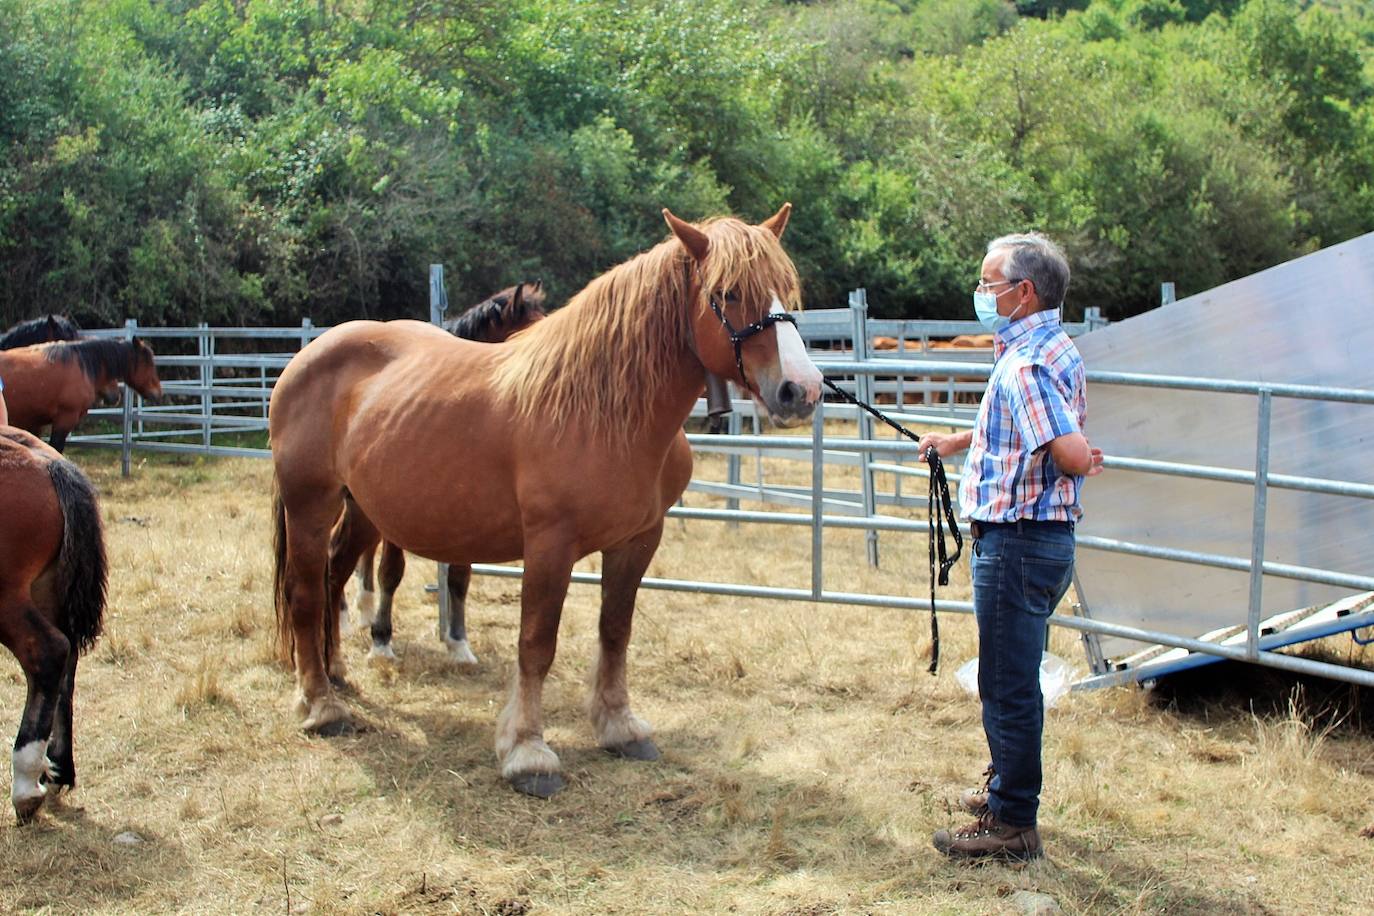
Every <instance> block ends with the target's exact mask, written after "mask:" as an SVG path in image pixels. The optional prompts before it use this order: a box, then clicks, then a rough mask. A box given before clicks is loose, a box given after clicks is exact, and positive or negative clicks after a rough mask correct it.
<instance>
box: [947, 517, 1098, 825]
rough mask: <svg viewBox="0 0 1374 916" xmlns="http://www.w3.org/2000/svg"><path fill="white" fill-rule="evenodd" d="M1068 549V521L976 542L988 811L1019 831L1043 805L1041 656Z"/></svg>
mask: <svg viewBox="0 0 1374 916" xmlns="http://www.w3.org/2000/svg"><path fill="white" fill-rule="evenodd" d="M1073 551H1074V539H1073V527H1072V526H1071V525H1070V524H1068V523H1067V522H1022V523H1021V524H1020V525H1019V526H1018V525H1017V524H1015V523H1013V524H1010V525H993V526H986V527H985V529H984V530H983V532H982V536H981V537H979V538H978V539H977V540H975V541H974V542H973V561H972V562H973V613H974V616H975V617H976V618H977V619H978V693H979V696H980V697H982V701H983V731H984V732H985V733H986V734H987V737H988V750H989V751H990V752H991V754H992V767H993V770H994V771H995V773H996V775H995V776H994V777H993V779H992V783H991V785H990V786H989V792H988V807H989V808H991V809H992V813H993V814H995V815H996V816H997V819H998V820H999V821H1001V822H1003V823H1004V824H1010V825H1013V826H1016V827H1028V826H1033V825H1034V824H1035V816H1036V812H1037V811H1038V809H1039V807H1040V785H1041V771H1040V737H1041V732H1042V731H1043V729H1044V724H1045V709H1044V702H1043V698H1042V697H1041V694H1040V654H1041V653H1042V652H1043V651H1044V650H1045V643H1046V638H1047V637H1048V635H1049V616H1050V613H1051V612H1052V611H1053V610H1054V608H1055V605H1057V604H1058V603H1059V599H1061V598H1063V597H1064V592H1065V591H1067V590H1068V587H1069V583H1070V581H1072V579H1073Z"/></svg>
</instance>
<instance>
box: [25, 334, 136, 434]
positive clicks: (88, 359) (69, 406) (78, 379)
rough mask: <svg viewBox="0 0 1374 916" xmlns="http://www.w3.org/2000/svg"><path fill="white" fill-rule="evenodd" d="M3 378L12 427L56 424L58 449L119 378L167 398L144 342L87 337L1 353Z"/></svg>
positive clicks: (31, 429) (32, 428)
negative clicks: (97, 399)
mask: <svg viewBox="0 0 1374 916" xmlns="http://www.w3.org/2000/svg"><path fill="white" fill-rule="evenodd" d="M0 379H4V383H5V404H6V406H7V407H8V408H9V422H10V425H11V426H17V427H19V428H20V429H26V430H28V431H29V432H31V433H35V434H36V433H38V432H40V431H41V430H42V429H43V427H45V426H47V425H49V424H51V425H52V436H51V442H52V447H53V448H55V449H57V450H58V451H59V452H60V451H62V450H63V448H64V447H65V446H66V444H67V435H68V434H69V433H71V431H72V429H73V427H75V426H76V424H77V423H80V422H81V419H82V418H83V417H85V416H86V412H87V411H88V410H90V409H91V406H92V405H93V404H94V403H95V401H96V398H97V397H98V396H99V395H100V393H101V392H102V391H105V390H107V389H109V388H112V387H113V386H114V385H116V384H117V383H119V382H124V383H125V384H126V385H128V386H130V387H131V388H133V389H134V390H135V391H137V392H138V393H139V394H141V395H143V396H144V397H145V398H152V399H156V398H159V397H161V396H162V382H161V381H160V380H159V379H158V377H157V367H156V366H155V365H154V364H153V351H152V349H151V348H150V347H149V346H148V344H146V343H145V342H144V341H142V340H139V339H138V338H134V339H133V340H131V341H130V340H114V339H105V338H85V339H83V340H75V341H59V342H55V343H46V344H35V345H34V346H31V347H20V348H19V349H17V350H4V351H0Z"/></svg>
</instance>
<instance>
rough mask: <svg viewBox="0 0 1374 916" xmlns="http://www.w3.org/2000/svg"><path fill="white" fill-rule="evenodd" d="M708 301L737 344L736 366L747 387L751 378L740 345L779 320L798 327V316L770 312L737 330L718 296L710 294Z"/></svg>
mask: <svg viewBox="0 0 1374 916" xmlns="http://www.w3.org/2000/svg"><path fill="white" fill-rule="evenodd" d="M707 301H709V302H710V303H711V310H712V311H714V312H715V313H716V317H717V318H719V319H720V323H721V324H722V325H724V326H725V331H726V333H728V334H729V335H730V343H732V344H734V345H735V366H736V367H737V368H738V369H739V381H740V384H741V385H743V386H744V387H745V388H746V389H747V388H748V387H749V380H748V379H747V378H745V376H744V356H743V355H742V354H741V352H740V345H741V344H743V343H744V342H745V341H746V340H748V339H749V338H751V337H753V336H754V335H755V334H757V333H759V332H760V331H763V330H767V329H768V328H770V327H772V326H773V325H775V324H777V323H778V322H779V321H786V322H789V323H791V325H792V326H793V327H796V326H797V318H796V316H795V315H793V314H792V313H791V312H769V313H768V314H767V315H764V316H763V317H762V318H760V319H759V320H758V321H755V322H754V323H753V324H751V325H746V326H745V327H742V328H740V329H739V330H738V331H736V330H735V329H734V328H733V327H731V325H730V321H729V319H727V318H726V317H725V312H724V310H722V309H721V307H720V303H718V302H716V297H715V296H708V297H707Z"/></svg>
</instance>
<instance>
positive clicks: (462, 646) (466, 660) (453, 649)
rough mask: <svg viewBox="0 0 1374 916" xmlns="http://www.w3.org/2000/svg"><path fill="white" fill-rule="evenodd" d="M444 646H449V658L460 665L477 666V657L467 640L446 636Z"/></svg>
mask: <svg viewBox="0 0 1374 916" xmlns="http://www.w3.org/2000/svg"><path fill="white" fill-rule="evenodd" d="M444 645H446V646H448V657H449V658H451V659H452V660H453V661H455V662H457V663H458V664H460V665H475V664H477V656H476V655H473V654H472V647H471V646H469V645H468V641H467V640H466V639H452V638H450V637H448V636H445V637H444Z"/></svg>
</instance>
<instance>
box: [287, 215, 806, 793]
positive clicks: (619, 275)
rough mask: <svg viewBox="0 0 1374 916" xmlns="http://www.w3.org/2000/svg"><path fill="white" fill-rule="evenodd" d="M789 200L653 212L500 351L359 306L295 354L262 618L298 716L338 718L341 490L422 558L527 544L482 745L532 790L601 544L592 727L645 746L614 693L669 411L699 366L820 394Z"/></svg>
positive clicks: (762, 384) (653, 524)
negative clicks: (510, 644)
mask: <svg viewBox="0 0 1374 916" xmlns="http://www.w3.org/2000/svg"><path fill="white" fill-rule="evenodd" d="M790 210H791V207H790V205H784V207H783V208H782V209H781V210H780V211H778V213H777V214H776V215H774V216H773V217H771V218H769V219H768V220H767V221H765V222H764V223H763V224H762V225H759V226H750V225H747V224H745V223H743V222H741V221H739V220H737V219H730V218H723V219H715V220H710V221H707V222H705V223H703V224H701V225H699V226H696V225H692V224H689V223H685V222H683V221H682V220H679V219H678V218H677V217H675V216H673V215H672V214H671V213H669V212H668V211H666V210H665V211H664V218H665V219H666V220H667V221H668V225H669V227H670V229H671V230H672V237H671V238H669V239H668V240H667V241H665V242H663V243H661V244H659V245H657V246H656V247H654V248H653V249H651V250H649V251H647V252H645V253H643V254H640V255H638V256H637V257H635V258H633V259H632V260H630V261H628V262H626V263H624V264H622V265H620V266H618V267H615V268H612V269H611V270H610V271H608V272H607V273H605V274H603V275H602V276H600V277H598V278H597V279H595V280H593V281H592V283H591V284H590V285H588V287H587V288H586V289H584V290H583V291H582V292H580V293H578V294H577V295H576V296H574V297H573V299H572V300H571V301H570V302H569V303H568V305H567V306H565V307H564V308H562V309H560V310H559V311H557V312H555V313H554V314H552V315H550V316H549V317H548V318H546V319H544V320H543V321H540V322H538V323H537V324H536V325H534V326H533V327H531V328H529V329H528V330H527V331H525V332H524V333H523V334H519V335H517V336H516V337H514V338H513V339H511V340H510V341H509V342H507V343H506V344H504V345H502V346H496V347H493V346H484V345H481V344H477V343H472V342H469V341H463V340H458V339H456V338H454V337H452V336H450V335H448V334H445V333H444V332H443V331H441V330H439V329H438V328H435V327H434V326H432V325H428V324H424V323H421V322H416V321H393V322H389V323H385V324H382V323H377V322H368V321H356V322H349V323H347V324H342V325H339V326H338V327H336V328H333V329H331V330H329V331H327V332H325V333H324V334H323V335H321V336H320V337H319V338H317V339H316V340H315V341H313V342H311V343H310V344H309V345H308V346H306V347H305V348H304V349H303V350H301V352H300V353H298V354H297V355H296V357H295V358H294V359H293V360H292V361H291V362H290V364H288V365H287V367H286V369H285V370H284V371H283V372H282V375H281V378H280V379H279V380H278V382H277V385H276V388H275V390H274V391H273V393H272V404H271V411H270V420H269V424H270V431H271V440H272V459H273V464H274V467H275V476H276V489H277V494H276V499H275V512H274V515H275V527H276V536H277V537H276V569H275V574H274V583H275V589H274V591H275V597H276V610H277V622H278V634H279V638H280V641H281V647H282V649H283V650H284V651H285V652H286V653H287V654H288V655H289V657H291V658H292V659H293V661H294V667H295V671H296V678H297V684H298V686H299V694H298V699H297V711H298V713H299V714H300V715H301V717H302V720H303V721H302V727H303V728H304V729H305V730H307V731H313V732H320V733H324V734H336V733H339V732H341V731H346V730H347V729H348V728H349V727H350V718H351V716H350V712H349V710H348V709H347V708H346V707H345V706H344V704H343V702H342V701H341V700H340V699H339V698H338V696H337V695H336V693H335V690H334V687H333V685H332V683H331V682H330V679H329V676H328V674H327V672H328V670H329V667H330V664H331V663H332V661H333V655H334V653H335V650H336V646H335V645H334V641H333V639H332V627H330V626H327V625H326V621H325V616H326V615H325V608H326V607H332V606H333V605H334V603H335V602H336V601H337V593H338V591H340V590H341V589H342V587H343V580H344V578H345V577H346V576H347V574H348V572H349V571H350V570H351V569H352V567H353V564H354V562H355V560H356V557H357V554H358V551H359V550H360V549H361V548H360V547H359V546H358V545H357V544H355V543H353V542H352V539H350V542H349V543H346V544H344V545H343V547H342V549H341V550H340V552H339V553H338V554H337V555H336V556H335V557H334V560H333V562H331V561H330V557H329V547H330V531H331V529H332V528H333V527H334V524H335V522H336V521H337V520H338V518H339V515H340V513H341V512H342V511H343V508H344V505H345V503H346V502H351V503H353V504H354V505H353V506H352V507H351V509H352V510H353V511H355V512H356V513H358V515H357V516H356V517H358V518H365V519H367V521H368V522H369V523H370V524H371V525H372V526H373V527H375V528H376V529H377V530H378V531H380V532H381V534H382V536H383V537H385V538H386V539H387V540H389V541H391V542H392V543H394V544H396V545H398V546H400V547H403V548H405V549H406V550H409V551H411V552H413V553H417V554H420V555H421V556H424V557H428V558H430V559H434V560H438V561H440V562H447V563H450V564H468V563H477V562H507V561H510V560H513V559H517V558H521V557H523V558H524V561H525V563H524V579H523V582H522V585H521V597H520V601H521V607H520V636H519V641H518V662H517V665H516V671H515V674H514V677H513V678H512V686H511V691H510V696H509V699H508V700H507V702H506V705H505V708H504V710H503V711H502V712H501V714H500V716H499V718H498V720H497V725H496V753H497V757H498V759H499V760H500V764H501V772H502V775H503V776H504V777H505V778H506V779H508V780H509V781H510V782H511V784H512V785H513V786H514V787H515V788H516V789H517V790H519V791H522V792H526V793H528V794H532V795H537V796H541V797H548V796H550V795H552V794H553V793H554V792H557V791H558V790H559V789H560V788H562V786H563V779H562V777H561V776H560V775H559V769H560V765H559V760H558V757H557V755H556V754H554V752H553V751H552V750H551V749H550V748H549V746H548V745H547V744H546V743H545V742H544V725H543V708H542V707H543V703H542V694H543V685H544V678H545V676H546V675H547V674H548V671H549V668H550V666H551V665H552V664H553V659H554V653H555V650H556V647H557V641H558V623H559V618H560V615H561V613H562V609H563V600H564V597H565V595H566V593H567V589H568V583H569V582H570V581H571V577H572V568H573V564H574V563H576V562H577V560H578V559H580V558H581V557H583V556H586V555H587V554H589V553H592V552H593V551H601V554H602V582H601V622H600V628H599V632H600V651H599V654H598V658H597V661H596V664H595V668H594V674H593V676H592V682H591V684H592V686H591V698H590V702H589V711H590V714H591V720H592V724H593V728H594V729H595V732H596V740H597V743H598V744H599V745H600V746H601V747H603V748H605V749H607V750H609V751H611V752H612V753H615V754H618V755H621V756H624V757H628V758H633V759H650V760H652V759H656V758H657V757H658V749H657V747H656V746H655V745H654V742H653V740H652V738H651V737H650V736H651V734H652V731H653V730H652V728H651V727H650V725H649V724H648V723H647V722H645V721H644V720H643V719H641V718H639V717H638V716H636V715H635V714H634V713H633V712H632V711H631V709H630V702H629V690H628V687H627V685H626V675H625V656H626V650H627V648H628V645H629V640H630V627H631V620H632V618H633V615H634V605H635V596H636V593H637V591H638V589H639V584H640V580H641V579H642V578H643V575H644V572H645V570H646V569H647V568H648V565H649V561H650V560H651V559H652V557H653V555H654V551H655V550H656V549H657V548H658V543H659V539H660V537H661V535H662V532H663V519H664V515H665V514H666V512H667V511H668V509H669V507H670V506H672V505H673V503H674V502H675V501H676V500H677V498H678V497H679V495H681V493H682V492H683V490H685V489H686V487H687V483H688V480H689V479H690V477H691V472H692V452H691V449H690V447H689V446H688V444H687V437H686V435H685V434H684V433H683V429H682V425H683V423H684V421H685V420H686V419H687V417H688V415H689V414H690V412H691V409H692V406H693V405H694V404H695V402H696V399H697V397H698V396H699V395H700V393H701V391H702V387H703V384H704V379H705V373H706V372H707V371H708V370H709V371H713V372H716V373H717V374H719V375H728V376H735V377H737V378H738V379H739V381H740V384H741V386H742V387H743V388H745V389H746V390H748V391H749V392H750V393H751V395H753V397H754V398H755V399H756V400H757V401H758V403H759V404H760V406H761V408H762V409H764V410H765V411H766V412H767V413H768V414H769V415H771V416H772V417H773V418H774V420H775V422H778V423H780V424H783V425H794V424H796V423H800V422H802V421H803V420H805V419H806V418H807V417H809V416H810V414H811V412H812V411H813V410H814V408H815V404H816V402H817V400H818V399H819V398H820V388H821V375H820V372H819V371H817V369H816V367H815V366H814V365H813V364H812V363H811V361H810V359H809V358H808V357H807V355H806V350H805V347H804V346H803V345H802V340H801V335H800V334H798V333H797V330H796V327H795V326H794V323H793V319H792V316H791V315H790V314H788V312H787V310H786V307H787V306H794V307H795V306H797V305H799V302H800V298H801V296H800V290H799V284H798V280H797V273H796V269H795V268H794V267H793V265H792V261H791V260H790V259H789V258H788V257H787V255H786V254H785V253H784V252H783V249H782V246H781V245H780V244H779V238H780V237H781V235H782V231H783V228H784V227H785V225H786V223H787V218H788V214H789V212H790ZM736 328H738V330H736ZM736 370H738V375H737V376H736ZM455 467H459V468H462V469H463V472H464V473H463V474H462V475H461V476H455V475H454V474H453V473H452V469H453V468H455Z"/></svg>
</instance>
